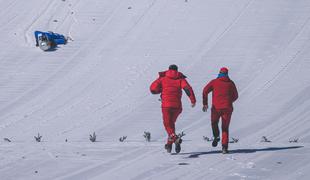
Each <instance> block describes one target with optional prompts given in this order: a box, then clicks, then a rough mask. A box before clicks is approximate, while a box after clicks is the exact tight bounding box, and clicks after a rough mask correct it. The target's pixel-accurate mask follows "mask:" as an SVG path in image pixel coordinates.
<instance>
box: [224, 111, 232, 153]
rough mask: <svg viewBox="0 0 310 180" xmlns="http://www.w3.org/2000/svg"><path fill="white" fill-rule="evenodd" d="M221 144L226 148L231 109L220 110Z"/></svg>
mask: <svg viewBox="0 0 310 180" xmlns="http://www.w3.org/2000/svg"><path fill="white" fill-rule="evenodd" d="M222 113H223V114H222V146H223V147H225V148H228V141H229V124H230V119H231V114H232V110H231V109H224V110H222Z"/></svg>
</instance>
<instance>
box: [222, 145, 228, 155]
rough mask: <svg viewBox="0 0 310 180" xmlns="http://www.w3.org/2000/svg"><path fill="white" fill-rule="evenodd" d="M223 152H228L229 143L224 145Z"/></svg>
mask: <svg viewBox="0 0 310 180" xmlns="http://www.w3.org/2000/svg"><path fill="white" fill-rule="evenodd" d="M222 153H223V154H228V153H229V152H228V146H227V145H222Z"/></svg>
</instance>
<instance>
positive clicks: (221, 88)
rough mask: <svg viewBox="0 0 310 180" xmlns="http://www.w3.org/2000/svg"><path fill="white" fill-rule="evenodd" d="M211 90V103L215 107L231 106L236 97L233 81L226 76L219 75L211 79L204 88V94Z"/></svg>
mask: <svg viewBox="0 0 310 180" xmlns="http://www.w3.org/2000/svg"><path fill="white" fill-rule="evenodd" d="M210 91H212V104H213V106H215V108H216V109H225V108H233V102H234V101H235V100H236V99H237V98H238V94H237V91H236V86H235V83H234V82H233V81H232V80H231V79H230V78H229V77H228V76H224V77H219V78H216V79H214V80H213V81H211V83H210V85H209V86H207V87H206V88H205V90H204V96H207V94H208V93H209V92H210Z"/></svg>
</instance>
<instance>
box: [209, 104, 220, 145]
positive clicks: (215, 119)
mask: <svg viewBox="0 0 310 180" xmlns="http://www.w3.org/2000/svg"><path fill="white" fill-rule="evenodd" d="M219 120H220V114H219V112H218V111H217V110H216V109H215V108H214V107H212V109H211V126H212V132H213V141H212V146H213V147H216V146H217V144H218V142H219V141H220V132H219V127H218V123H219Z"/></svg>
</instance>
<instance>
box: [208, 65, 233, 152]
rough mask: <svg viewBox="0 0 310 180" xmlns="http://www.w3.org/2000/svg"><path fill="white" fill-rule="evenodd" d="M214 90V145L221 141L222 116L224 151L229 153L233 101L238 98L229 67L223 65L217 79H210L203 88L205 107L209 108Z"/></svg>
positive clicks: (212, 118)
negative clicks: (209, 100) (220, 124)
mask: <svg viewBox="0 0 310 180" xmlns="http://www.w3.org/2000/svg"><path fill="white" fill-rule="evenodd" d="M210 92H212V108H211V126H212V131H213V136H214V140H213V142H212V146H213V147H216V146H217V144H218V142H219V141H220V133H219V127H218V123H219V119H220V118H222V152H223V153H224V154H226V153H228V140H229V134H228V129H229V124H230V118H231V115H232V112H233V102H235V101H236V100H237V99H238V91H237V88H236V86H235V83H234V82H233V81H232V80H231V79H230V78H229V77H228V69H227V68H226V67H223V68H221V69H220V73H219V75H218V77H217V78H216V79H213V80H212V81H210V82H209V83H208V84H207V85H206V86H205V87H204V89H203V95H202V96H203V108H202V111H204V112H206V111H207V109H208V94H209V93H210Z"/></svg>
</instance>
